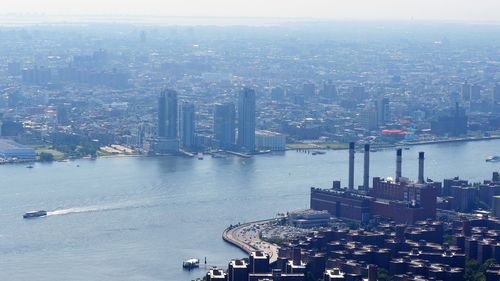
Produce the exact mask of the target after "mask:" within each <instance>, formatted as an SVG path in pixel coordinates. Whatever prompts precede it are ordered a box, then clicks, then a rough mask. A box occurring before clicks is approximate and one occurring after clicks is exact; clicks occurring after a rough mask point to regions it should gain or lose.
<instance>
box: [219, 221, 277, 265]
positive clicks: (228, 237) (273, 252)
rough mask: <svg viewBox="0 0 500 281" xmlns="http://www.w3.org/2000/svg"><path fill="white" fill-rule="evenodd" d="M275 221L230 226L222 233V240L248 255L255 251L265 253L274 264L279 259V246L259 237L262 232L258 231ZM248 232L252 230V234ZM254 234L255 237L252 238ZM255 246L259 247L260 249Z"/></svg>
mask: <svg viewBox="0 0 500 281" xmlns="http://www.w3.org/2000/svg"><path fill="white" fill-rule="evenodd" d="M274 220H275V219H266V220H259V221H253V222H247V223H243V224H239V225H235V226H229V227H227V228H226V229H225V230H224V232H222V240H224V241H225V242H227V243H229V244H231V245H233V246H235V247H236V248H238V249H240V250H242V251H243V252H245V253H247V254H250V253H251V252H253V251H263V252H265V253H267V254H268V255H269V258H270V262H274V261H276V260H277V259H278V249H279V246H278V245H276V244H272V243H269V242H266V241H264V240H262V239H261V238H260V236H259V234H260V231H258V229H259V228H260V227H261V226H263V225H266V224H268V223H271V222H273V221H274ZM255 229H257V230H255ZM248 230H252V232H251V233H249V231H248ZM252 234H255V235H253V236H252ZM247 239H252V240H251V242H246V241H248V240H247ZM252 242H253V243H252ZM255 245H259V246H260V247H259V246H255Z"/></svg>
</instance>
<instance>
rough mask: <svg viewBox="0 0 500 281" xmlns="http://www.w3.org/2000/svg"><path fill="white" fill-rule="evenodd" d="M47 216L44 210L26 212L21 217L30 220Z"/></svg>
mask: <svg viewBox="0 0 500 281" xmlns="http://www.w3.org/2000/svg"><path fill="white" fill-rule="evenodd" d="M46 215H47V211H45V210H40V211H30V212H26V213H25V214H24V215H23V218H25V219H30V218H38V217H44V216H46Z"/></svg>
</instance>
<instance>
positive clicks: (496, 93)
mask: <svg viewBox="0 0 500 281" xmlns="http://www.w3.org/2000/svg"><path fill="white" fill-rule="evenodd" d="M493 101H494V102H498V103H500V85H498V84H497V85H495V87H493Z"/></svg>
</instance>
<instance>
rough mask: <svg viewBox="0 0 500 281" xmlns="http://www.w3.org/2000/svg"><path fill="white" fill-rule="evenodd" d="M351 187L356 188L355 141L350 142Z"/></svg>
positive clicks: (351, 188)
mask: <svg viewBox="0 0 500 281" xmlns="http://www.w3.org/2000/svg"><path fill="white" fill-rule="evenodd" d="M349 189H350V190H353V189H354V143H353V142H350V143H349Z"/></svg>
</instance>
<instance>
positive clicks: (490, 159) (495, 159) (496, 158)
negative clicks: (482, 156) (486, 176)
mask: <svg viewBox="0 0 500 281" xmlns="http://www.w3.org/2000/svg"><path fill="white" fill-rule="evenodd" d="M499 161H500V156H498V155H495V156H488V157H486V162H499Z"/></svg>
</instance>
